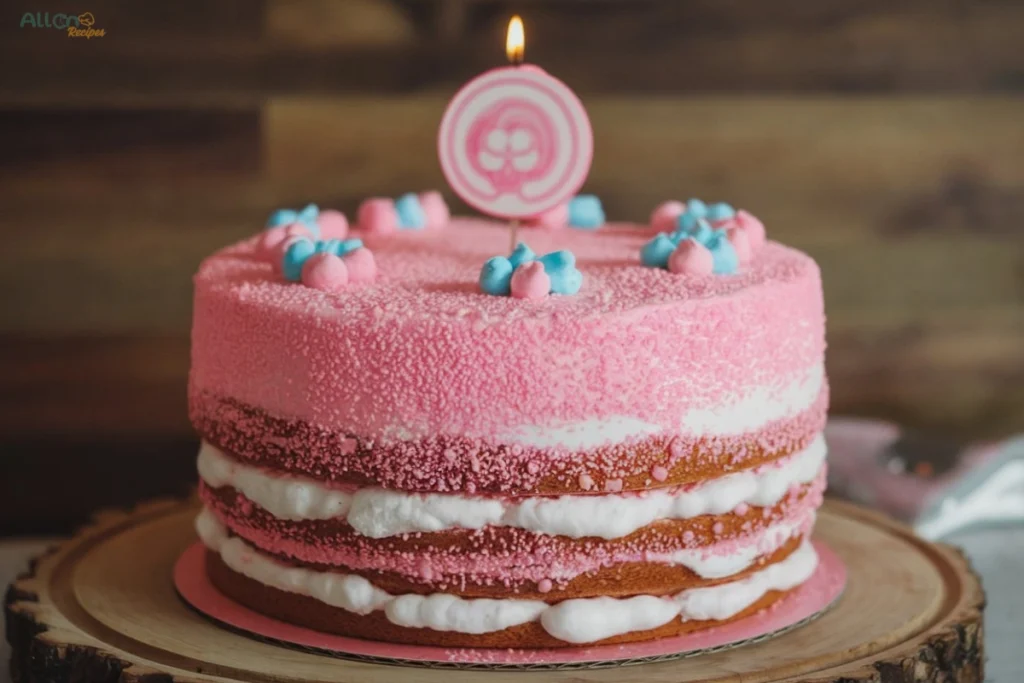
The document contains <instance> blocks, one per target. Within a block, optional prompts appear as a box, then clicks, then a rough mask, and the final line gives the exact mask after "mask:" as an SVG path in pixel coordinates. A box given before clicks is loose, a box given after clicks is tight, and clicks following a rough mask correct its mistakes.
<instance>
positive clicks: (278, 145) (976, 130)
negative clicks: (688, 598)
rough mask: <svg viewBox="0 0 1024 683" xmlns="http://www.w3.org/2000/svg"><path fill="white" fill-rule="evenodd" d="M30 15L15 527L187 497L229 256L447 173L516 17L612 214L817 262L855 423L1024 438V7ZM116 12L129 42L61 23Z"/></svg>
mask: <svg viewBox="0 0 1024 683" xmlns="http://www.w3.org/2000/svg"><path fill="white" fill-rule="evenodd" d="M29 4H30V5H31V6H26V7H20V6H19V7H14V6H8V7H7V8H5V9H4V10H3V12H2V13H0V37H2V40H0V61H2V63H3V64H4V68H3V69H2V71H0V178H2V183H0V214H2V216H3V223H4V232H3V247H2V248H0V291H3V292H4V295H3V298H2V304H0V306H2V308H0V534H2V533H11V532H23V533H29V532H49V531H55V530H64V529H67V528H69V527H70V526H72V525H73V524H75V523H77V522H80V521H81V520H83V519H84V518H85V516H86V515H87V513H88V512H89V511H90V510H91V509H93V508H95V507H96V506H99V505H106V504H125V503H128V502H130V501H132V500H135V499H139V498H142V497H146V496H149V495H153V494H158V493H180V492H183V491H186V490H187V488H188V485H189V483H190V482H191V481H192V479H193V476H194V475H193V468H194V444H195V443H196V441H195V439H194V438H193V436H192V434H191V430H190V427H189V425H188V421H187V415H186V405H185V385H186V380H187V370H188V362H189V361H188V331H189V319H190V306H191V280H190V276H191V274H192V273H193V271H194V270H195V268H196V266H197V264H198V263H199V261H200V259H201V258H203V257H204V256H205V255H207V254H209V253H210V252H212V251H213V250H214V249H216V248H218V247H220V246H223V245H225V244H227V243H229V242H231V241H233V240H237V239H239V238H242V237H245V236H247V235H250V234H252V233H254V232H256V231H257V230H259V229H260V228H261V226H262V225H263V223H264V221H265V219H266V216H267V214H268V213H269V212H270V211H271V210H273V209H275V208H278V207H281V206H297V205H303V204H305V203H307V202H309V201H313V202H316V203H318V204H320V205H321V206H323V207H330V208H339V209H341V210H343V211H346V212H352V211H353V210H354V208H355V207H356V205H357V203H358V202H359V201H360V200H361V199H362V198H364V197H366V196H368V195H388V196H394V195H398V194H400V193H402V192H405V191H409V190H421V189H429V188H439V189H442V190H444V189H445V188H444V187H443V180H442V177H441V174H440V169H439V167H438V162H437V158H436V153H435V134H436V129H437V125H438V122H439V120H440V116H441V113H442V111H443V109H444V105H445V103H446V102H447V100H448V99H449V98H450V97H451V95H452V94H453V93H454V92H455V90H456V89H457V88H458V86H459V85H460V84H461V83H463V82H465V81H466V80H468V79H469V78H470V77H471V76H473V75H475V74H477V73H479V72H481V71H483V70H485V69H487V68H490V67H492V66H495V65H498V64H500V63H502V61H503V59H504V56H503V45H504V32H505V27H506V22H507V21H508V17H509V16H510V15H511V14H512V13H513V12H518V13H520V14H521V15H522V16H523V17H524V20H525V22H526V30H527V53H526V56H527V61H530V62H533V63H536V64H539V65H542V66H544V67H545V68H547V69H548V70H549V71H551V72H552V73H553V74H555V75H557V76H558V77H559V78H561V79H562V80H564V81H565V82H566V83H567V84H569V85H570V86H571V87H572V88H573V89H574V90H575V91H576V92H577V93H578V94H579V95H580V96H581V98H582V99H583V100H584V102H585V104H586V106H587V109H588V111H589V113H590V116H591V119H592V122H593V126H594V134H595V158H594V166H593V172H592V174H591V176H590V179H589V182H588V183H587V185H586V188H585V190H586V191H588V192H593V193H596V194H597V195H599V196H600V197H601V199H602V200H603V202H604V205H605V207H606V209H607V211H608V214H609V216H610V217H612V218H613V219H619V220H638V221H644V220H646V217H647V216H648V214H649V212H650V210H651V209H652V208H653V207H654V206H655V205H656V204H657V203H659V202H661V201H663V200H666V199H670V198H675V199H686V198H687V197H690V196H698V197H703V198H705V199H709V200H726V201H729V202H731V203H733V204H735V205H737V206H741V207H746V208H749V209H750V210H752V211H754V212H756V213H757V214H758V215H759V216H760V217H762V218H763V219H764V221H765V223H766V224H767V225H768V228H769V231H770V234H771V235H772V237H774V238H776V239H779V240H781V241H784V242H788V243H790V244H792V245H794V246H797V247H799V248H801V249H804V250H806V251H807V252H809V253H810V254H811V255H812V256H814V258H816V259H817V260H818V262H819V263H820V264H821V267H822V271H823V273H824V281H825V295H826V302H827V311H828V322H829V328H828V334H829V356H828V361H829V362H828V365H829V367H828V372H829V376H830V378H831V382H832V390H833V394H832V396H833V405H834V410H833V412H834V413H835V414H858V415H870V416H882V417H886V418H890V419H894V420H898V421H901V422H903V423H906V424H910V425H914V426H918V427H924V428H931V429H941V430H945V431H948V432H950V433H955V434H957V435H960V436H968V437H987V436H1000V435H1003V434H1006V433H1009V432H1011V431H1013V430H1019V429H1021V428H1024V99H1022V98H1021V94H1022V91H1024V39H1022V37H1021V36H1022V35H1024V4H1021V3H1016V2H1004V1H996V0H992V1H988V0H979V1H974V2H969V1H967V0H907V1H906V2H900V3H892V2H884V1H882V0H867V1H864V2H852V1H845V0H817V1H816V2H806V1H805V0H781V1H778V2H772V3H764V2H760V0H727V1H721V0H714V1H712V0H703V1H696V0H683V1H680V2H676V1H670V0H660V1H657V2H654V1H642V0H630V1H627V0H619V1H612V0H608V1H603V0H602V1H598V0H594V1H590V2H582V1H571V0H561V1H560V0H545V1H539V0H538V1H533V2H531V1H525V0H524V1H522V2H515V3H511V2H497V1H494V2H492V1H490V0H405V1H402V0H291V1H286V0H260V1H253V0H213V1H206V0H182V1H179V2H173V3H171V2H129V1H127V0H88V2H85V3H84V4H82V3H79V4H77V5H74V6H72V5H71V4H69V3H66V2H63V0H61V1H60V2H54V3H44V2H42V1H41V0H40V1H39V2H33V3H29ZM27 11H30V12H31V13H33V14H34V15H36V16H35V17H33V21H31V22H26V21H25V19H24V13H25V12H27ZM85 11H88V12H89V13H90V14H91V15H92V20H93V25H92V26H93V28H94V29H102V30H103V32H104V35H103V36H96V37H93V38H83V37H71V36H68V35H67V32H66V31H62V30H60V29H58V28H54V27H52V25H51V27H50V28H46V26H45V24H46V23H47V21H46V20H45V18H42V19H43V20H41V21H40V22H36V21H35V19H36V18H40V15H42V14H46V13H49V14H50V15H51V16H55V15H56V14H57V13H67V14H73V15H77V14H82V13H83V12H85ZM33 23H40V24H42V25H38V26H34V27H33V26H32V25H31V24H33ZM50 23H51V24H52V23H53V22H52V21H51V22H50ZM447 198H448V200H449V201H450V202H452V203H453V206H455V207H459V205H458V203H457V202H456V201H455V199H454V197H453V196H451V194H447ZM461 208H463V209H464V208H465V207H461ZM350 215H351V213H350ZM681 343H685V341H684V340H681ZM722 343H724V344H727V343H729V340H728V339H723V340H722Z"/></svg>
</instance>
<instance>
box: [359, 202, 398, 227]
mask: <svg viewBox="0 0 1024 683" xmlns="http://www.w3.org/2000/svg"><path fill="white" fill-rule="evenodd" d="M358 223H359V228H360V229H361V230H365V231H366V232H369V233H373V234H376V235H390V234H391V233H393V232H396V231H397V230H398V211H396V210H395V203H394V201H392V200H390V199H388V198H386V197H371V198H369V199H367V200H364V201H363V203H362V204H360V205H359V213H358Z"/></svg>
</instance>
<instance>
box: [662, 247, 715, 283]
mask: <svg viewBox="0 0 1024 683" xmlns="http://www.w3.org/2000/svg"><path fill="white" fill-rule="evenodd" d="M714 268H715V258H714V256H712V255H711V251H709V250H708V248H707V247H705V246H704V245H703V244H701V243H700V242H698V241H697V240H690V239H687V240H683V241H682V242H680V243H679V246H678V247H676V249H675V251H673V252H672V255H671V256H669V257H668V269H669V270H670V271H671V272H673V273H680V274H683V275H711V273H712V271H713V270H714Z"/></svg>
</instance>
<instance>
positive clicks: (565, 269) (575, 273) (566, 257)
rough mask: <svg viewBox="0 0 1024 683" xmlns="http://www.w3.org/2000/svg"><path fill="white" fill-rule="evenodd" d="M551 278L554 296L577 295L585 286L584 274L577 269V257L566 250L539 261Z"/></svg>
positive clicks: (552, 253)
mask: <svg viewBox="0 0 1024 683" xmlns="http://www.w3.org/2000/svg"><path fill="white" fill-rule="evenodd" d="M537 260H538V261H540V262H541V263H542V264H543V265H544V272H545V273H547V274H548V277H549V278H551V293H552V294H569V295H572V294H576V293H577V292H579V291H580V287H582V286H583V273H581V272H580V271H579V269H577V268H576V255H575V254H573V253H572V252H571V251H567V250H565V249H563V250H561V251H553V252H551V253H550V254H545V255H544V256H541V257H540V258H539V259H537Z"/></svg>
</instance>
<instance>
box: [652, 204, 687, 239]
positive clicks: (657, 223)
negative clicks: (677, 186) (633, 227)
mask: <svg viewBox="0 0 1024 683" xmlns="http://www.w3.org/2000/svg"><path fill="white" fill-rule="evenodd" d="M684 213H686V204H683V203H682V202H677V201H675V200H672V201H669V202H662V203H661V204H658V206H657V207H655V209H654V211H652V212H651V228H653V229H654V230H657V231H658V232H675V230H676V221H677V220H678V219H679V216H681V215H682V214H684Z"/></svg>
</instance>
